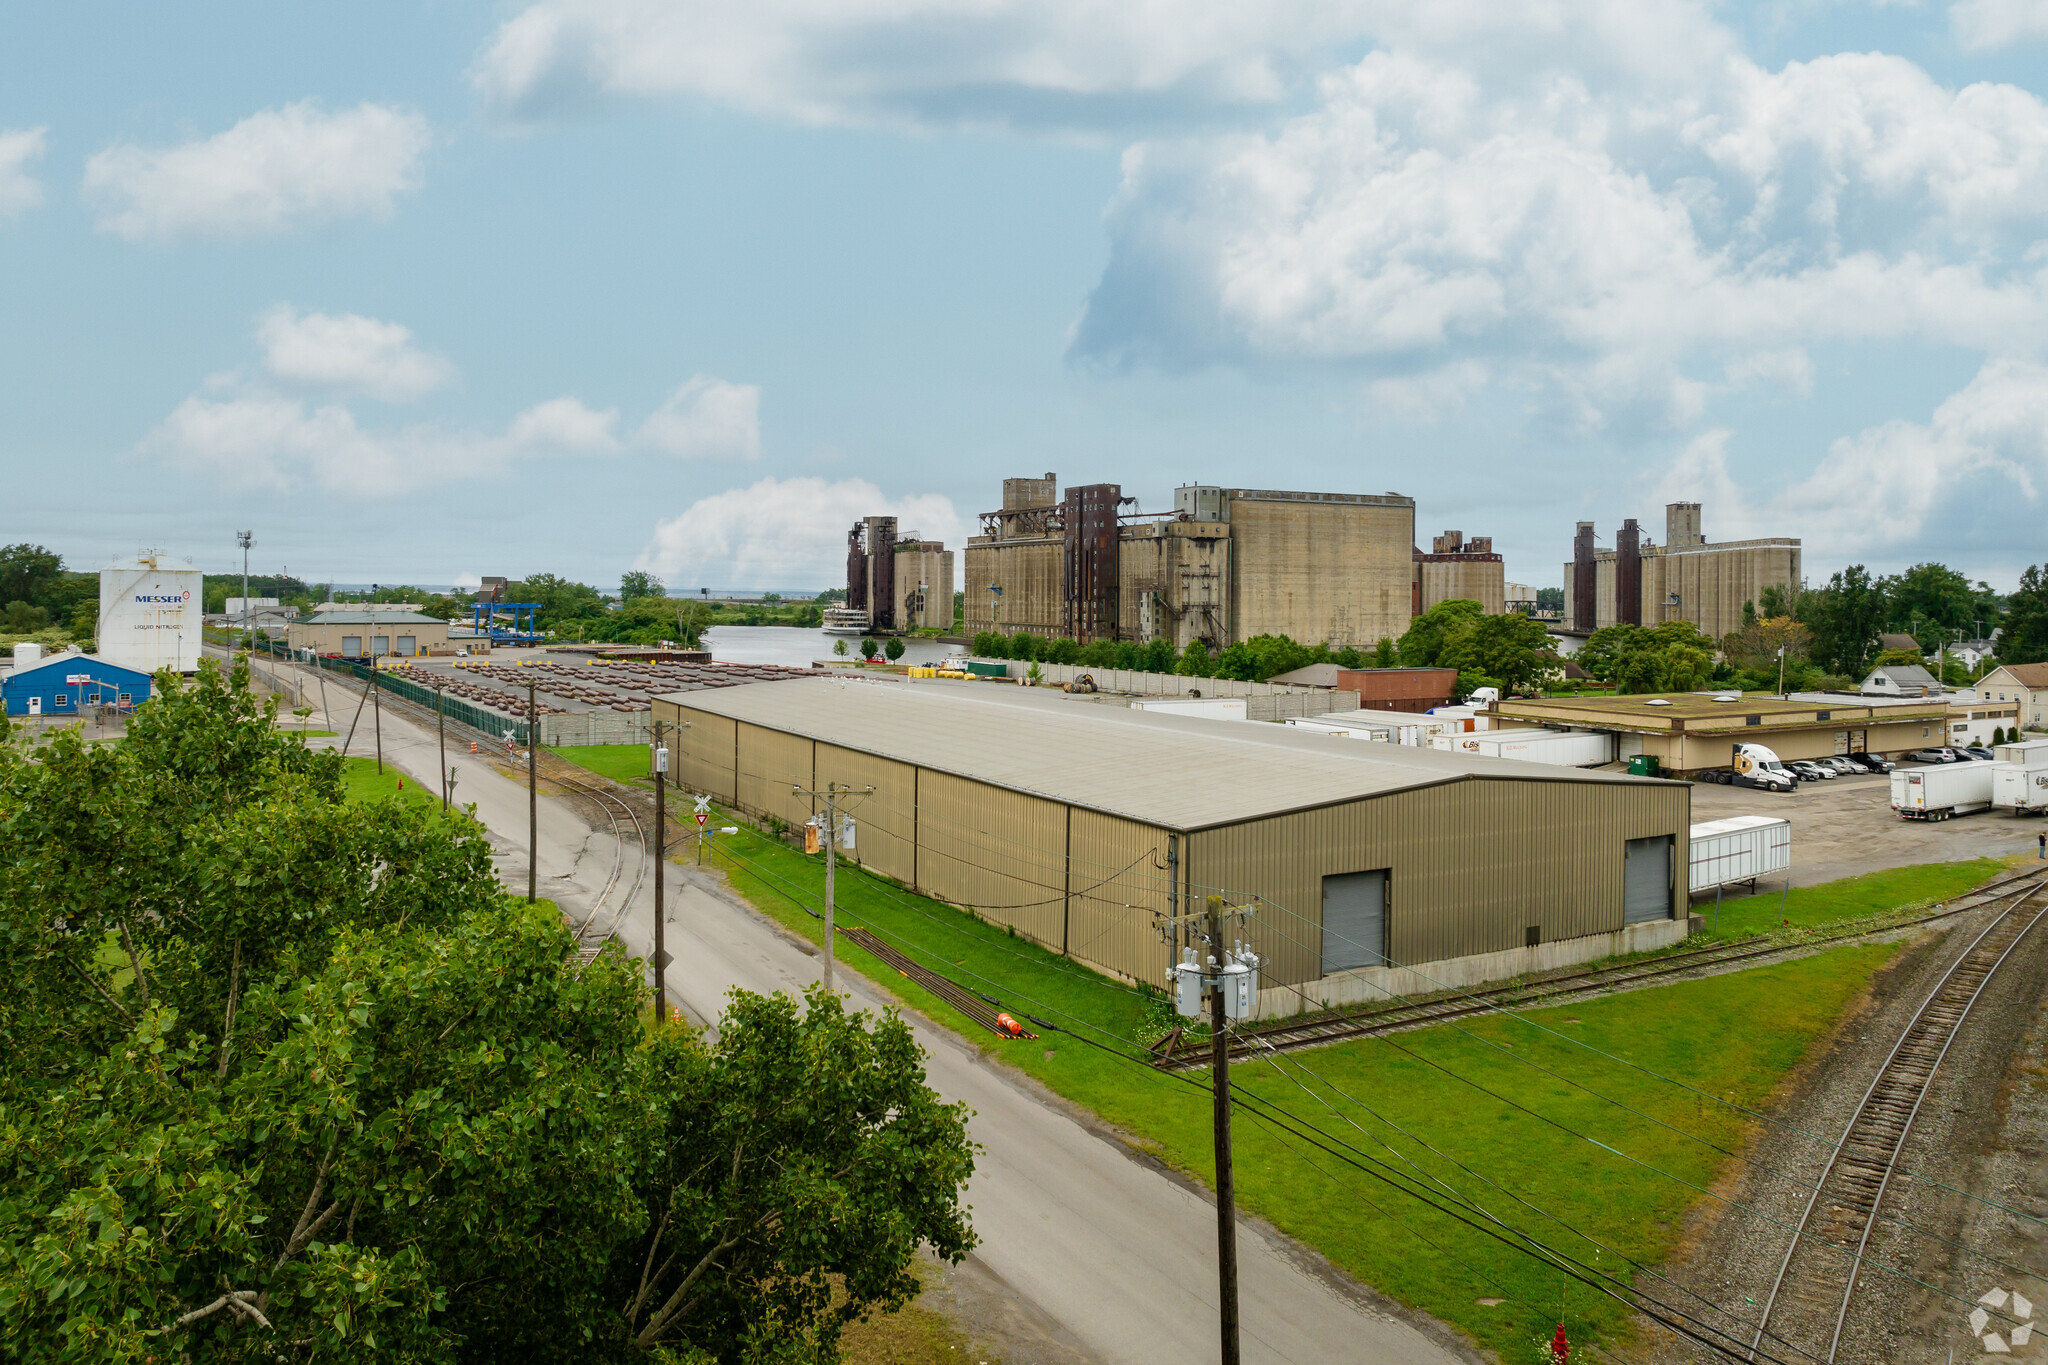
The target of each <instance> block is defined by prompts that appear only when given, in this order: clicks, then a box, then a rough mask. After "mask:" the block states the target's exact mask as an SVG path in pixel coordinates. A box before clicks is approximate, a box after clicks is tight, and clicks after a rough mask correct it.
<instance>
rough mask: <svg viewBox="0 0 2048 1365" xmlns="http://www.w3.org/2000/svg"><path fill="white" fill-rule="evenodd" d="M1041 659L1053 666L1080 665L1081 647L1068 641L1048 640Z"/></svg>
mask: <svg viewBox="0 0 2048 1365" xmlns="http://www.w3.org/2000/svg"><path fill="white" fill-rule="evenodd" d="M1039 657H1040V658H1041V659H1044V660H1045V661H1046V662H1047V663H1053V664H1071V663H1078V662H1079V661H1080V658H1081V646H1080V645H1078V644H1076V643H1074V642H1073V641H1072V640H1068V639H1058V640H1048V641H1047V642H1046V646H1045V652H1044V653H1043V654H1041V655H1039Z"/></svg>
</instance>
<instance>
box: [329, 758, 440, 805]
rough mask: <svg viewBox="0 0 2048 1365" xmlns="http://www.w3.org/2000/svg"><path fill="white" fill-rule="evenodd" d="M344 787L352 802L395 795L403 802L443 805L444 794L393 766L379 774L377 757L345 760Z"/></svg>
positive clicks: (389, 765)
mask: <svg viewBox="0 0 2048 1365" xmlns="http://www.w3.org/2000/svg"><path fill="white" fill-rule="evenodd" d="M341 786H342V791H343V793H344V795H345V796H346V798H347V799H348V800H350V801H377V800H381V799H383V798H384V797H387V796H395V797H397V798H398V799H399V800H401V801H406V802H411V803H414V804H419V803H422V802H423V803H425V804H427V805H429V806H439V805H440V804H441V794H440V793H439V792H436V791H433V790H431V789H427V788H423V787H421V786H420V784H419V783H418V782H417V781H415V780H414V779H412V778H410V777H408V776H406V775H405V774H404V773H401V772H399V771H398V769H397V768H395V767H393V766H392V765H391V764H389V763H386V764H385V765H384V771H383V772H382V773H381V774H380V773H378V771H377V760H376V759H374V758H347V759H343V760H342V772H341Z"/></svg>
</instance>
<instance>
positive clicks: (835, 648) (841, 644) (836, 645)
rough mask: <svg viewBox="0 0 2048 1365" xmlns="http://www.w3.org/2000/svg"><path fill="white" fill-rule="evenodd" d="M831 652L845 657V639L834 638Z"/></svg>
mask: <svg viewBox="0 0 2048 1365" xmlns="http://www.w3.org/2000/svg"><path fill="white" fill-rule="evenodd" d="M832 652H833V653H834V654H837V655H838V656H839V657H840V658H842V659H843V658H845V657H846V641H844V640H834V641H833V642H832ZM977 652H978V651H977Z"/></svg>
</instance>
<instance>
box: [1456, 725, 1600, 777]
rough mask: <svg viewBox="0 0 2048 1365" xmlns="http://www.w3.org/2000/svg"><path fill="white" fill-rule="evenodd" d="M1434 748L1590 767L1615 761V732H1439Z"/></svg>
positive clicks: (1494, 756) (1535, 761)
mask: <svg viewBox="0 0 2048 1365" xmlns="http://www.w3.org/2000/svg"><path fill="white" fill-rule="evenodd" d="M1429 744H1430V747H1431V748H1433V749H1448V750H1450V751H1451V752H1452V753H1459V754H1484V755H1486V756H1487V757H1488V758H1519V759H1523V760H1525V761H1527V762H1530V763H1555V764H1558V765H1559V766H1561V767H1566V768H1591V767H1597V766H1599V765H1600V764H1602V763H1612V762H1613V761H1614V736H1613V735H1611V734H1609V733H1607V732H1606V731H1605V730H1483V731H1476V732H1474V733H1472V734H1469V735H1438V736H1436V737H1435V738H1434V739H1432V740H1430V742H1429Z"/></svg>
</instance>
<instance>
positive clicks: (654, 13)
mask: <svg viewBox="0 0 2048 1365" xmlns="http://www.w3.org/2000/svg"><path fill="white" fill-rule="evenodd" d="M1707 16H1708V11H1707V9H1706V7H1705V6H1703V5H1701V4H1696V3H1690V2H1689V0H1591V2H1590V3H1585V4H1574V5H1568V4H1562V3H1557V2H1556V0H1437V3H1433V4H1429V5H1415V4H1413V3H1408V2H1407V0H1269V3H1265V4H1256V5H1247V4H1243V3H1239V0H1126V3H1122V4H1101V3H1099V2H1098V0H694V3H690V4H675V3H669V2H668V0H539V3H536V4H531V5H529V6H528V7H527V8H526V9H524V10H522V11H521V12H520V13H519V14H517V15H515V16H514V17H513V18H512V19H510V20H509V21H507V22H506V23H505V24H504V25H502V26H501V27H500V28H499V29H498V31H497V32H496V34H494V35H493V37H492V38H491V40H490V42H489V43H488V44H487V45H486V47H485V49H484V51H483V52H482V53H481V54H480V56H479V57H478V60H477V64H476V67H475V70H474V71H473V73H472V78H473V79H474V81H475V82H476V84H477V86H478V88H479V89H480V90H481V91H482V92H483V93H484V95H485V96H486V98H487V99H489V100H490V101H491V102H492V103H493V104H495V105H497V106H498V107H500V108H502V109H507V110H510V111H513V112H516V113H534V112H538V111H541V110H544V109H546V108H548V107H549V106H551V105H554V104H558V103H575V102H577V101H579V100H583V99H587V98H589V97H590V96H593V95H597V96H610V97H658V96H674V95H687V96H694V97H697V98H701V99H708V100H712V101H715V102H718V103H722V104H726V105H730V106H733V107H736V108H740V109H746V110H749V111H752V112H756V113H762V114H768V115H771V116H775V117H781V118H787V119H792V120H796V121H799V122H805V123H841V122H855V123H860V122H875V121H881V122H911V123H924V124H932V125H939V126H955V125H963V124H966V125H972V124H999V125H1012V126H1052V127H1071V128H1099V127H1123V126H1129V125H1130V124H1132V123H1133V122H1134V121H1143V120H1145V119H1146V118H1148V117H1157V116H1159V115H1162V114H1166V115H1174V114H1179V115H1187V114H1194V115H1203V114H1207V113H1219V112H1221V113H1227V112H1230V111H1235V110H1242V109H1245V108H1259V107H1267V106H1271V105H1273V104H1275V103H1277V102H1279V101H1281V100H1283V99H1285V98H1287V97H1289V96H1290V95H1291V94H1292V93H1294V92H1295V91H1297V90H1299V89H1300V88H1302V87H1303V86H1304V85H1305V84H1307V83H1308V82H1309V81H1310V80H1311V79H1312V77H1313V74H1314V72H1315V71H1316V70H1318V69H1320V68H1321V67H1322V66H1324V65H1327V63H1328V61H1329V60H1330V59H1331V57H1332V55H1333V54H1336V53H1339V52H1356V51H1359V50H1362V49H1364V48H1367V47H1370V46H1371V45H1372V44H1373V43H1374V42H1380V43H1391V42H1400V43H1406V44H1409V45H1417V46H1422V47H1450V46H1465V45H1469V44H1471V43H1472V42H1473V41H1475V40H1479V41H1484V42H1488V43H1491V44H1493V45H1494V48H1495V50H1496V52H1497V53H1498V55H1499V57H1500V59H1501V60H1502V62H1503V64H1504V65H1505V66H1506V67H1509V68H1523V67H1526V66H1528V65H1529V64H1532V63H1541V62H1544V61H1547V60H1549V59H1550V58H1551V57H1553V56H1554V55H1558V54H1566V53H1569V54H1572V55H1574V56H1575V57H1576V58H1578V59H1579V60H1582V61H1587V62H1591V63H1594V64H1596V65H1598V66H1599V67H1600V68H1601V69H1603V70H1609V71H1616V72H1627V73H1634V72H1641V71H1647V70H1654V69H1657V68H1659V67H1666V66H1668V65H1669V58H1668V54H1669V52H1671V51H1672V50H1674V49H1675V50H1680V51H1684V52H1686V53H1688V54H1689V55H1690V57H1691V58H1692V59H1693V60H1695V61H1703V60H1706V59H1707V58H1708V57H1710V56H1711V55H1712V54H1714V53H1715V52H1717V51H1718V50H1720V49H1721V48H1723V47H1725V46H1726V45H1727V42H1728V40H1727V37H1726V35H1725V33H1724V32H1723V31H1722V30H1720V29H1719V28H1718V27H1717V26H1715V25H1714V24H1713V23H1712V22H1711V20H1710V19H1709V18H1708V17H1707Z"/></svg>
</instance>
